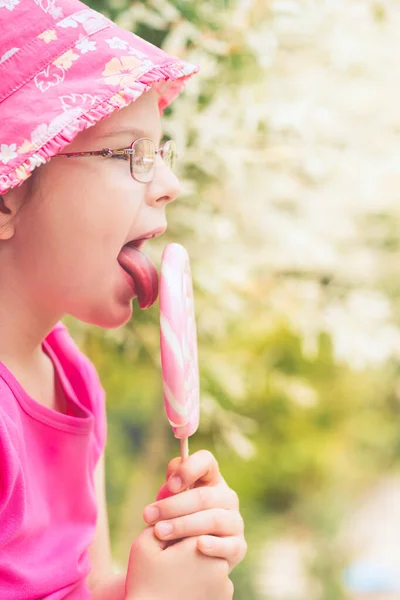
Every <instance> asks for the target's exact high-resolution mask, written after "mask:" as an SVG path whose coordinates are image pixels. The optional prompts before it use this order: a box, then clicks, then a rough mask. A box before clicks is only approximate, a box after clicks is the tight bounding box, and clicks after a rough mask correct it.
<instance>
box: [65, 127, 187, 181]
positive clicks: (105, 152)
mask: <svg viewBox="0 0 400 600" xmlns="http://www.w3.org/2000/svg"><path fill="white" fill-rule="evenodd" d="M142 141H146V142H151V143H152V144H153V146H154V154H155V156H156V157H157V154H159V155H160V156H161V158H162V159H163V160H164V152H165V148H166V146H167V145H168V144H170V145H172V146H173V148H174V150H175V154H176V144H175V142H174V141H173V140H167V141H166V142H164V144H163V145H162V146H160V148H156V145H155V143H154V142H153V140H152V139H151V138H146V137H141V138H138V139H137V140H135V141H134V142H132V144H131V145H130V146H129V147H128V148H118V149H115V150H113V149H112V148H102V149H101V150H90V151H85V152H62V153H60V154H56V155H55V156H54V158H55V157H56V156H59V157H61V158H81V157H88V156H104V157H105V158H112V157H113V156H124V155H125V156H130V160H129V166H130V172H131V176H132V178H133V179H134V180H135V181H137V182H138V183H144V184H145V183H150V182H151V181H152V180H153V178H154V171H155V166H156V165H155V162H154V167H153V174H152V177H151V179H150V180H149V181H141V180H140V179H138V178H137V176H136V175H135V173H134V172H133V157H134V156H135V144H137V143H138V142H142ZM167 166H168V168H171V167H170V166H169V165H167Z"/></svg>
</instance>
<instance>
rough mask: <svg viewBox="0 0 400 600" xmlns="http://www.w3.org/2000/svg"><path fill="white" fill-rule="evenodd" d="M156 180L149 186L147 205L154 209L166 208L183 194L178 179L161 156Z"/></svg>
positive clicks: (155, 176)
mask: <svg viewBox="0 0 400 600" xmlns="http://www.w3.org/2000/svg"><path fill="white" fill-rule="evenodd" d="M157 158H158V161H157V165H156V172H155V174H154V179H153V180H152V181H151V183H150V184H149V185H148V193H147V197H146V201H147V204H148V205H149V206H152V207H154V208H155V207H164V206H166V205H167V204H169V203H170V202H173V201H174V200H175V199H176V198H177V197H178V196H179V194H180V192H181V184H180V181H179V179H178V177H177V176H176V175H175V173H173V172H172V171H171V169H169V168H168V167H167V165H166V164H165V163H164V161H163V160H162V158H161V157H160V156H158V157H157Z"/></svg>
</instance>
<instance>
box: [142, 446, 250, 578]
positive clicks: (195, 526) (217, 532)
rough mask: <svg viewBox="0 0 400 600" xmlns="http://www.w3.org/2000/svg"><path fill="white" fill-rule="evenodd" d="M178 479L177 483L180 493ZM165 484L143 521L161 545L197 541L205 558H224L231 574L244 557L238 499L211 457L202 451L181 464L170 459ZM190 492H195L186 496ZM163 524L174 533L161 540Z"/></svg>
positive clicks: (243, 541)
mask: <svg viewBox="0 0 400 600" xmlns="http://www.w3.org/2000/svg"><path fill="white" fill-rule="evenodd" d="M176 477H178V478H180V479H181V482H182V484H181V487H179V482H178V481H177V480H175V478H176ZM167 480H168V481H167V483H165V484H164V485H163V486H162V487H161V489H160V491H159V493H158V496H157V502H155V503H154V504H151V505H149V506H147V507H146V509H145V511H144V513H143V517H144V519H145V521H146V522H147V523H149V524H152V525H155V527H154V532H155V534H156V535H157V537H158V538H159V539H160V540H166V541H170V540H177V539H182V538H188V537H196V538H198V539H197V541H196V544H197V547H198V549H199V550H200V551H201V552H202V553H203V554H207V555H208V556H215V557H219V558H225V559H226V561H227V562H228V564H229V570H230V571H231V570H232V569H233V568H234V567H235V566H236V565H237V564H238V563H239V562H240V561H242V560H243V558H244V556H245V554H246V551H247V544H246V540H245V538H244V523H243V519H242V516H241V514H240V512H239V499H238V496H237V494H236V492H234V491H233V490H232V489H231V488H229V487H228V485H227V483H226V482H225V480H224V478H223V477H222V475H221V473H220V471H219V467H218V463H217V461H216V459H215V458H214V456H213V455H212V454H211V453H210V452H208V451H207V450H200V451H199V452H196V453H194V454H192V455H191V456H189V458H187V459H186V460H185V461H184V462H183V463H182V462H181V459H180V458H179V457H178V458H174V459H173V460H172V461H171V462H170V463H169V465H168V470H167ZM189 486H194V489H190V490H188V489H187V488H188V487H189ZM185 490H186V491H185ZM179 492H181V493H179ZM174 494H176V495H174ZM154 509H158V511H159V514H158V515H157V514H156V513H155V512H154V515H153V514H152V512H153V511H154ZM167 524H168V525H171V526H172V531H171V532H170V533H169V534H167V535H164V534H163V531H162V529H163V526H165V525H167ZM199 536H200V537H199ZM208 542H211V544H212V545H211V547H208V546H207V543H208Z"/></svg>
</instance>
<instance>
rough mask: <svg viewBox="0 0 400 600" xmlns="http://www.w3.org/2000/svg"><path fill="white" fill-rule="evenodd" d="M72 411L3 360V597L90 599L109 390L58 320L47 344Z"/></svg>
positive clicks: (0, 565)
mask: <svg viewBox="0 0 400 600" xmlns="http://www.w3.org/2000/svg"><path fill="white" fill-rule="evenodd" d="M43 349H44V350H45V352H47V354H48V355H49V356H50V358H51V359H52V360H53V363H54V366H55V369H56V372H57V374H58V377H59V381H60V382H61V385H62V387H63V390H64V392H65V395H66V397H67V399H68V411H67V414H62V413H59V412H56V411H54V410H51V409H49V408H46V407H44V406H42V405H41V404H39V403H38V402H36V401H35V400H34V399H33V398H31V397H30V396H28V394H27V393H26V392H25V391H24V390H23V388H22V387H21V385H20V384H19V383H18V381H17V380H16V379H15V377H14V376H13V375H12V374H11V373H10V371H9V370H8V369H7V368H6V367H5V366H4V365H3V364H2V363H0V598H1V600H37V599H39V598H46V600H59V599H60V598H68V600H78V599H79V600H83V599H88V598H90V597H91V596H90V593H89V590H88V588H87V585H86V583H85V579H86V577H87V575H88V573H89V571H90V562H89V557H88V548H89V546H90V544H91V542H92V539H93V536H94V530H95V525H96V517H97V507H96V497H95V488H94V481H93V475H94V468H95V465H96V463H97V461H98V459H99V457H100V454H101V452H102V450H103V447H104V444H105V438H106V419H105V403H104V391H103V389H102V387H101V385H100V382H99V379H98V376H97V374H96V371H95V369H94V367H93V365H92V364H91V362H90V361H89V360H88V359H87V358H86V357H85V356H84V355H83V354H82V353H81V352H80V351H79V350H78V348H77V346H76V345H75V343H74V342H73V341H72V339H71V337H70V335H69V333H68V331H67V329H66V328H65V327H64V325H62V324H58V325H57V326H56V327H55V328H54V330H53V331H52V332H51V333H50V335H49V336H48V337H47V338H46V340H45V341H44V342H43Z"/></svg>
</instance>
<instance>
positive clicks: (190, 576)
mask: <svg viewBox="0 0 400 600" xmlns="http://www.w3.org/2000/svg"><path fill="white" fill-rule="evenodd" d="M228 570H229V567H228V563H227V562H226V560H223V559H221V558H212V557H210V556H204V555H203V554H201V552H199V550H198V549H197V547H196V540H195V539H194V538H188V539H184V540H181V541H179V542H177V543H175V544H173V545H171V546H168V547H167V548H164V544H163V542H160V540H158V539H157V538H156V537H155V535H154V528H153V527H146V529H144V531H142V533H141V534H140V535H138V537H137V538H136V539H135V541H134V542H133V544H132V548H131V554H130V557H129V566H128V573H127V576H126V584H125V592H126V596H125V598H126V600H160V599H161V598H162V600H177V599H182V600H183V599H184V598H190V600H232V598H233V591H234V588H233V584H232V582H231V580H230V579H229V577H228Z"/></svg>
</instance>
